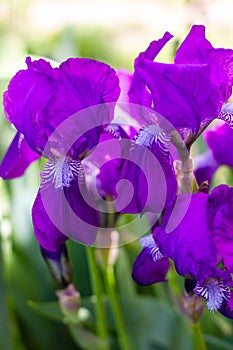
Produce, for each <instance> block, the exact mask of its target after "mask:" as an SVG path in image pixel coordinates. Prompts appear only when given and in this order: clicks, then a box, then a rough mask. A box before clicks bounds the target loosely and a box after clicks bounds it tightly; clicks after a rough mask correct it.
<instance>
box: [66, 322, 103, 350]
mask: <svg viewBox="0 0 233 350" xmlns="http://www.w3.org/2000/svg"><path fill="white" fill-rule="evenodd" d="M68 328H69V331H70V333H71V335H72V337H73V340H74V341H75V343H76V344H77V345H79V346H81V348H82V349H83V350H90V349H93V350H105V349H106V342H105V341H104V340H103V339H101V338H99V337H97V336H96V335H95V334H94V333H92V332H90V331H88V330H86V329H84V328H82V327H80V326H79V325H72V324H70V325H68Z"/></svg>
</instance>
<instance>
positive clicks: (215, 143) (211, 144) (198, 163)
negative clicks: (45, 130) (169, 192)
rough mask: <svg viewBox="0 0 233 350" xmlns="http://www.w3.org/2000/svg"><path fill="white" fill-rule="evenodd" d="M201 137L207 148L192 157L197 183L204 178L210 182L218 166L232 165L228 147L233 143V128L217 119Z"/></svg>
mask: <svg viewBox="0 0 233 350" xmlns="http://www.w3.org/2000/svg"><path fill="white" fill-rule="evenodd" d="M227 105H228V104H226V106H227ZM230 105H231V104H230ZM203 138H204V140H205V142H206V144H207V146H208V149H207V151H206V152H204V153H202V154H200V155H198V156H197V157H196V158H195V159H194V163H195V168H196V170H195V176H196V179H197V181H198V183H199V184H200V183H201V182H203V181H206V180H207V181H209V183H210V182H211V179H212V177H213V175H214V172H215V171H216V170H217V168H218V167H219V166H221V165H227V166H229V167H231V168H232V167H233V152H232V149H231V147H230V145H232V143H233V130H232V128H231V127H230V126H229V125H228V124H227V123H225V122H222V121H218V122H217V123H216V124H214V125H213V126H212V127H211V128H209V129H207V130H206V131H205V132H204V133H203Z"/></svg>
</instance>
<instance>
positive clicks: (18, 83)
mask: <svg viewBox="0 0 233 350" xmlns="http://www.w3.org/2000/svg"><path fill="white" fill-rule="evenodd" d="M27 64H28V68H27V69H26V70H20V71H19V72H18V73H17V74H16V75H15V76H14V77H13V78H12V79H11V81H10V83H9V86H8V90H7V91H6V92H5V93H4V96H3V105H4V110H5V114H6V116H7V117H8V119H9V121H10V122H11V123H13V124H14V125H15V127H16V129H18V131H20V132H21V133H22V134H23V135H24V137H25V139H26V140H27V142H28V144H29V145H30V147H31V148H32V149H33V150H35V151H38V152H42V150H43V149H44V145H45V142H46V139H47V136H46V135H47V132H46V126H45V123H47V120H46V119H48V116H47V118H45V120H44V110H45V108H46V106H47V104H48V102H49V100H50V99H51V98H52V96H53V94H54V92H55V87H56V78H55V76H54V71H53V69H52V68H51V66H50V64H49V63H48V62H46V61H45V60H43V59H40V60H38V61H34V62H31V60H30V59H29V58H28V59H27Z"/></svg>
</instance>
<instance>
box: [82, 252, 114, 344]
mask: <svg viewBox="0 0 233 350" xmlns="http://www.w3.org/2000/svg"><path fill="white" fill-rule="evenodd" d="M86 251H87V258H88V264H89V271H90V276H91V283H92V289H93V293H94V294H95V296H96V298H97V302H96V316H97V334H98V335H99V336H100V337H101V338H102V339H104V340H106V347H105V349H103V350H110V348H109V345H108V327H107V322H106V316H105V308H104V302H103V287H102V283H101V278H100V274H99V271H98V268H97V265H96V260H95V254H94V248H91V247H86Z"/></svg>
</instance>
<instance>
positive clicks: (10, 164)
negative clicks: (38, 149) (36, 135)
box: [0, 132, 39, 180]
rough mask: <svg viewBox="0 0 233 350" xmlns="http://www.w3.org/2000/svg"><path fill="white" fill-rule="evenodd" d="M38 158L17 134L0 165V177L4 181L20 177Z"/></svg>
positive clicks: (21, 136) (20, 135) (22, 137)
mask: <svg viewBox="0 0 233 350" xmlns="http://www.w3.org/2000/svg"><path fill="white" fill-rule="evenodd" d="M38 158H39V155H38V154H37V153H35V152H34V151H33V150H32V149H31V148H30V147H29V146H28V144H27V141H26V140H25V138H24V136H23V135H22V134H21V133H20V132H17V134H16V135H15V137H14V139H13V141H12V143H11V144H10V146H9V148H8V150H7V153H6V154H5V157H4V158H3V160H2V162H1V164H0V176H1V177H2V178H3V179H4V180H6V179H13V178H15V177H19V176H22V175H23V174H24V172H25V170H26V169H27V167H28V166H29V165H30V164H31V163H32V162H33V161H35V160H37V159H38Z"/></svg>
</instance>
